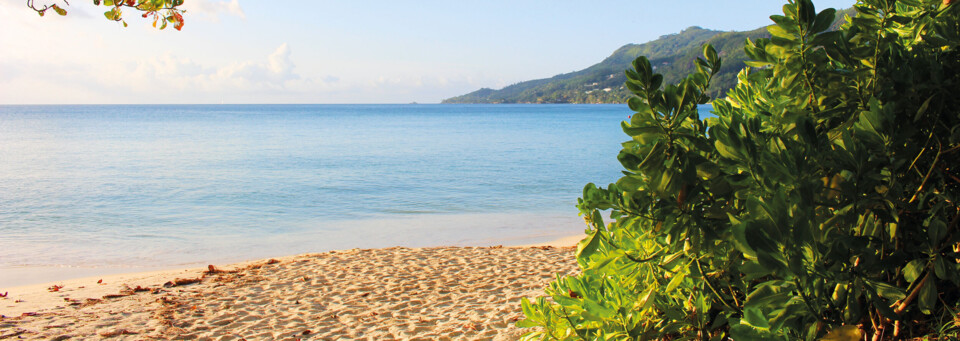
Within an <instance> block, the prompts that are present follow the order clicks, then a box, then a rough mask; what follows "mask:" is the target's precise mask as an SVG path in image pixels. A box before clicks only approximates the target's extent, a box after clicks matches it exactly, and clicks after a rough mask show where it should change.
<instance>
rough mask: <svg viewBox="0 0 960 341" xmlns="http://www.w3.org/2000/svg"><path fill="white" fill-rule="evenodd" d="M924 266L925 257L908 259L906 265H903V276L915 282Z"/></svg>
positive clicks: (925, 263) (925, 262) (908, 280)
mask: <svg viewBox="0 0 960 341" xmlns="http://www.w3.org/2000/svg"><path fill="white" fill-rule="evenodd" d="M926 267H927V261H926V260H925V259H914V260H912V261H910V263H907V266H905V267H903V278H904V279H906V280H907V282H909V283H913V282H916V281H917V278H920V274H922V273H923V269H924V268H926Z"/></svg>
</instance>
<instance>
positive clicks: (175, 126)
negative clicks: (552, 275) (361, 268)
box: [0, 105, 709, 286]
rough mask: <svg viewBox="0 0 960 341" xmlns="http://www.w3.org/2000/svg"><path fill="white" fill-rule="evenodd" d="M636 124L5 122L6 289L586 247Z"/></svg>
mask: <svg viewBox="0 0 960 341" xmlns="http://www.w3.org/2000/svg"><path fill="white" fill-rule="evenodd" d="M705 110H709V108H706V109H705ZM630 114H631V112H630V110H629V109H628V108H627V107H626V105H108V106H98V105H90V106H0V286H10V285H22V284H29V283H32V282H38V281H48V280H53V279H57V278H58V276H59V277H65V276H67V277H76V276H82V275H90V274H95V273H97V274H100V273H104V272H109V273H116V272H132V271H141V270H150V269H157V268H172V267H186V266H194V265H201V266H202V265H206V264H223V263H228V262H237V261H243V260H250V259H259V258H267V257H274V256H282V255H292V254H298V253H307V252H323V251H328V250H335V249H350V248H379V247H390V246H407V247H428V246H441V245H497V244H504V245H518V244H525V243H535V242H544V241H548V240H552V239H556V238H559V237H563V236H568V235H571V234H576V233H581V232H582V231H583V229H584V227H585V226H584V225H583V222H582V219H581V218H580V217H578V215H577V210H576V208H575V205H576V200H577V198H578V197H579V195H580V193H581V191H582V188H583V186H584V185H585V184H587V183H589V182H594V183H598V184H607V183H610V182H614V181H616V179H617V178H619V176H620V175H621V173H620V170H621V166H620V165H619V163H618V162H617V159H616V156H617V153H618V152H619V150H620V143H621V142H623V141H625V140H627V136H626V135H624V134H623V132H622V131H621V130H620V122H621V121H623V120H626V119H627V117H628V116H629V115H630ZM38 273H42V274H43V275H37V274H38Z"/></svg>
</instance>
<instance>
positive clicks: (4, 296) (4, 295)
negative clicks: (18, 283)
mask: <svg viewBox="0 0 960 341" xmlns="http://www.w3.org/2000/svg"><path fill="white" fill-rule="evenodd" d="M8 294H10V292H7V291H4V292H3V295H0V297H3V298H6V297H7V295H8Z"/></svg>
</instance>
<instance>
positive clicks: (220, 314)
mask: <svg viewBox="0 0 960 341" xmlns="http://www.w3.org/2000/svg"><path fill="white" fill-rule="evenodd" d="M580 238H581V237H580V236H570V237H567V238H561V239H557V240H553V241H550V242H546V243H540V244H532V245H521V246H489V247H434V248H405V247H393V248H385V249H351V250H342V251H329V252H324V253H317V254H301V255H295V256H287V257H278V258H273V259H266V260H258V261H252V262H241V263H236V264H231V265H224V266H220V265H211V266H210V267H208V268H191V269H179V270H174V271H154V272H140V273H130V274H119V275H109V276H103V277H102V278H100V277H93V278H91V277H88V278H81V279H74V280H67V281H61V282H55V283H56V284H53V283H45V284H36V285H28V286H22V287H16V288H10V289H2V290H4V291H9V294H8V296H7V297H6V298H0V314H3V315H5V316H3V317H2V318H0V338H4V337H11V335H15V336H12V337H25V338H28V339H31V338H37V339H41V338H43V339H48V338H50V337H58V336H64V335H68V336H74V337H80V338H84V337H97V336H98V335H99V337H109V336H122V335H133V336H134V337H135V338H137V339H142V338H145V337H146V338H161V339H167V338H181V337H182V338H192V337H200V338H203V337H211V336H222V335H228V334H233V335H235V336H237V337H248V338H249V337H252V338H290V337H303V336H306V335H311V338H312V337H317V338H319V339H326V338H335V337H347V338H351V339H355V338H366V339H383V338H400V339H407V338H414V337H420V338H429V339H437V338H440V339H442V338H462V337H466V338H483V339H516V338H517V337H519V336H520V335H521V334H522V333H524V332H525V330H522V329H519V328H517V327H516V326H514V323H515V322H516V321H517V320H519V319H522V318H523V314H522V312H520V304H519V302H520V298H521V297H530V298H532V297H538V296H543V295H544V293H543V289H544V287H545V285H546V284H547V283H549V282H550V281H552V280H553V279H554V278H555V275H556V274H557V273H561V274H566V275H572V274H575V273H576V272H577V271H578V268H577V265H576V260H575V259H574V257H573V252H574V250H575V247H574V246H575V243H576V241H578V240H579V239H580ZM101 280H102V281H101ZM98 282H99V283H98ZM53 285H56V286H57V287H54V286H53ZM60 286H62V287H60ZM17 300H22V302H19V303H14V302H16V301H17Z"/></svg>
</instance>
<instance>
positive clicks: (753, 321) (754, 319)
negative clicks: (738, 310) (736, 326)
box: [743, 308, 770, 330]
mask: <svg viewBox="0 0 960 341" xmlns="http://www.w3.org/2000/svg"><path fill="white" fill-rule="evenodd" d="M743 322H745V323H746V324H747V325H748V326H751V327H754V328H757V329H760V330H769V329H770V323H769V322H768V321H767V317H766V316H764V315H763V312H762V311H760V309H758V308H745V309H743Z"/></svg>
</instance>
